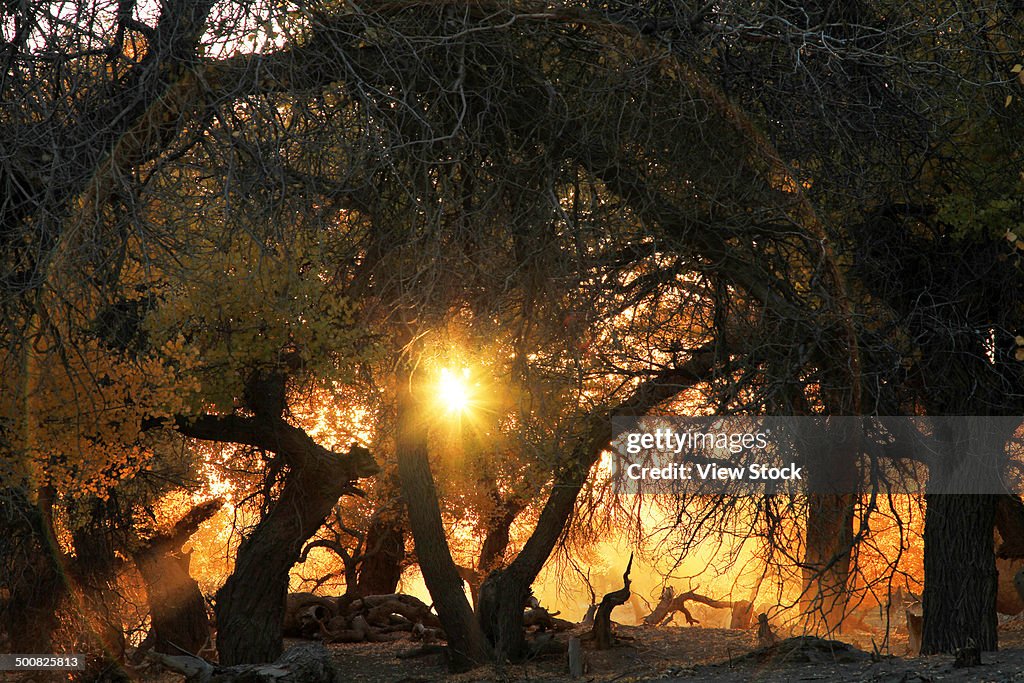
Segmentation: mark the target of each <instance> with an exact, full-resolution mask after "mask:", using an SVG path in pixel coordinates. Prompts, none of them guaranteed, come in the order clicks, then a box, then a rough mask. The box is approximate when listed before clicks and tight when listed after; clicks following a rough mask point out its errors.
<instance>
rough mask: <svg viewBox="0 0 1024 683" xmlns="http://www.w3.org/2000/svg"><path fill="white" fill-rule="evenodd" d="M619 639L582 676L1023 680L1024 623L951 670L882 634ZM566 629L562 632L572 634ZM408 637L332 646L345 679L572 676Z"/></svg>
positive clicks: (553, 667) (666, 633)
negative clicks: (463, 658) (468, 657)
mask: <svg viewBox="0 0 1024 683" xmlns="http://www.w3.org/2000/svg"><path fill="white" fill-rule="evenodd" d="M617 633H618V635H620V636H621V637H622V641H621V644H620V645H619V646H617V647H615V648H613V649H612V650H608V651H604V652H595V651H585V652H586V657H587V663H588V668H587V672H586V674H585V675H584V677H583V678H582V679H578V680H580V681H585V682H586V683H605V682H606V683H611V682H613V681H617V682H621V683H633V682H636V681H665V682H666V683H691V682H696V681H713V682H717V683H752V682H755V681H758V682H764V683H796V682H797V681H864V682H867V681H872V682H875V681H878V682H886V683H889V682H891V683H925V682H929V681H1024V623H1018V624H1016V625H1010V626H1009V627H1008V628H1006V629H1002V630H1001V631H1000V642H1001V647H1002V649H1001V650H1000V651H999V652H993V653H983V654H982V665H981V666H978V667H970V668H960V669H958V668H954V666H953V663H954V662H953V660H954V658H953V657H952V656H935V657H920V658H918V657H907V658H905V657H901V656H896V655H894V654H888V655H887V654H873V652H874V649H875V648H874V646H873V644H872V640H874V641H875V642H876V643H877V642H878V640H879V637H878V635H873V634H869V633H864V634H855V635H854V636H853V637H852V638H851V640H853V641H855V642H856V645H857V646H859V647H855V646H853V645H848V644H846V643H835V644H834V645H828V644H827V643H825V642H824V641H816V642H813V643H810V644H809V643H808V642H807V641H806V640H800V639H798V640H795V641H784V642H783V643H782V644H780V645H779V646H777V647H776V648H773V649H771V650H770V651H767V652H766V651H764V650H758V649H757V647H756V643H755V638H754V635H753V633H752V632H743V631H731V630H727V629H713V628H700V627H693V628H687V627H665V628H656V629H655V628H642V627H631V626H620V627H619V628H618V631H617ZM566 637H567V636H566V635H560V636H559V639H560V640H561V639H564V638H566ZM891 641H892V642H891V647H890V650H891V652H893V653H900V654H903V653H905V652H906V636H900V635H899V634H897V635H896V636H894V637H893V638H892V639H891ZM409 648H410V645H409V644H408V643H401V642H400V643H388V644H386V645H379V644H378V645H371V644H364V645H337V646H331V650H332V652H333V653H334V654H335V657H336V660H337V662H338V664H339V667H340V668H341V670H342V671H343V672H344V675H345V676H346V677H347V680H351V681H366V682H370V681H373V682H375V683H376V682H381V683H385V682H386V683H432V682H435V681H437V682H439V683H440V682H442V681H443V682H445V683H476V682H484V681H488V682H489V681H495V682H502V683H504V682H509V683H511V682H513V681H515V682H519V681H524V682H525V681H530V682H537V683H563V682H565V683H567V682H569V681H571V680H572V679H570V678H569V676H568V673H567V668H566V663H565V658H564V656H561V655H546V656H542V657H539V658H538V659H536V660H535V661H532V662H528V663H526V664H521V665H516V666H508V667H503V668H501V669H498V668H494V667H489V668H486V669H479V670H476V671H473V672H469V673H465V674H459V675H450V674H448V673H447V671H446V670H445V668H444V662H443V661H442V658H441V656H439V655H431V656H428V657H422V658H417V659H411V660H410V659H399V658H398V657H397V655H398V654H399V653H400V652H404V651H406V650H408V649H409Z"/></svg>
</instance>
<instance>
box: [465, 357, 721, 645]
mask: <svg viewBox="0 0 1024 683" xmlns="http://www.w3.org/2000/svg"><path fill="white" fill-rule="evenodd" d="M713 363H714V356H713V354H711V353H701V354H699V355H696V356H694V357H693V359H692V360H691V361H690V362H689V363H687V364H686V365H685V366H683V367H681V368H678V369H677V370H673V371H671V372H669V373H666V375H665V376H662V377H658V378H656V379H651V380H648V381H646V382H644V383H643V384H641V385H640V386H638V387H637V388H636V390H635V391H634V392H633V394H632V395H631V396H630V397H629V398H628V399H627V400H625V401H623V402H622V403H621V404H620V405H619V406H618V408H616V409H615V410H609V411H607V412H602V413H594V414H592V415H590V417H589V420H588V423H589V430H588V432H587V433H584V434H583V435H581V436H580V438H579V441H578V442H577V444H576V447H575V448H574V449H573V452H572V453H571V454H569V456H568V457H567V458H566V462H565V464H564V465H563V466H562V468H561V469H560V470H559V471H558V473H557V474H556V475H555V481H554V485H553V486H552V489H551V493H550V494H549V495H548V500H547V502H546V503H545V505H544V509H543V510H541V513H540V517H539V518H538V520H537V526H536V528H534V530H533V533H532V534H530V538H529V539H527V541H526V543H525V544H524V545H523V549H522V550H521V551H519V554H518V555H517V556H516V558H515V559H514V560H513V561H512V562H511V563H510V564H509V565H508V566H507V567H506V568H505V569H502V570H498V571H494V572H491V574H490V575H489V576H488V577H487V578H486V579H485V580H484V583H483V585H482V586H481V587H480V608H479V610H478V612H479V618H480V624H481V626H482V628H483V631H484V634H485V635H486V636H487V639H488V640H489V641H490V643H491V645H492V646H493V647H494V654H495V658H496V659H497V660H498V661H505V660H511V661H518V660H519V659H521V658H522V657H523V656H524V655H525V654H526V648H525V644H526V640H525V637H524V633H523V605H524V603H525V601H526V596H527V595H528V593H529V590H530V585H531V584H532V583H533V582H534V580H535V579H536V578H537V574H539V573H540V570H541V569H542V568H543V567H544V563H545V562H547V560H548V557H550V556H551V551H553V550H554V548H555V545H557V543H558V539H559V538H561V537H562V534H563V533H564V532H565V528H566V525H567V524H568V523H569V520H570V519H571V518H572V513H573V510H574V509H575V507H576V497H577V496H578V495H579V492H580V490H581V489H582V488H583V483H584V482H585V481H586V479H587V476H588V475H589V473H590V468H591V467H593V466H594V463H596V462H597V461H598V459H599V458H600V457H601V452H602V451H603V450H604V449H605V448H607V447H608V443H609V442H610V441H611V437H612V420H611V418H612V415H623V416H626V415H634V416H635V415H643V414H645V413H647V412H648V411H649V410H650V409H651V408H652V407H654V406H656V405H658V404H660V403H662V402H663V401H667V400H669V399H670V398H672V397H674V396H676V395H678V394H679V393H681V392H683V391H684V390H685V389H686V388H687V387H690V386H693V385H694V384H696V383H697V382H700V381H702V380H704V379H705V378H706V377H707V375H708V374H709V373H710V372H711V368H712V367H713Z"/></svg>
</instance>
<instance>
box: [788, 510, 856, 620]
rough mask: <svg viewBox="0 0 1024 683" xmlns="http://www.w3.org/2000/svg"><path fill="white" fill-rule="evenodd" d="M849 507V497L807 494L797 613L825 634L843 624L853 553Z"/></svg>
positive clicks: (851, 522) (851, 513) (852, 512)
mask: <svg viewBox="0 0 1024 683" xmlns="http://www.w3.org/2000/svg"><path fill="white" fill-rule="evenodd" d="M853 506H854V498H853V496H852V495H845V496H840V495H831V494H824V495H811V496H810V498H809V500H808V511H807V546H806V549H805V554H804V566H803V578H804V595H803V598H802V600H801V611H802V613H803V615H804V618H805V619H806V620H807V623H808V625H809V626H811V627H812V629H815V627H817V626H819V625H820V626H823V627H824V629H825V631H826V633H832V632H835V631H837V630H838V629H839V627H840V626H841V625H842V622H843V614H844V612H845V607H846V598H847V594H848V593H847V583H848V582H849V578H850V562H851V552H852V550H853V521H854V508H853ZM815 630H816V629H815Z"/></svg>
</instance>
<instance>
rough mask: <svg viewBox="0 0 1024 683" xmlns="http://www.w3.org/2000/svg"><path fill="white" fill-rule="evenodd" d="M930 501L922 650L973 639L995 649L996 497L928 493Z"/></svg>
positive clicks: (958, 645) (982, 646)
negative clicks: (994, 532) (994, 526)
mask: <svg viewBox="0 0 1024 683" xmlns="http://www.w3.org/2000/svg"><path fill="white" fill-rule="evenodd" d="M925 504H926V514H925V525H924V594H923V596H922V603H923V608H924V629H923V633H922V642H921V654H925V655H928V654H937V653H942V652H954V651H955V650H957V649H959V648H962V647H964V646H966V645H967V644H968V641H969V640H973V641H974V644H975V645H976V646H977V647H979V648H980V649H981V650H986V651H990V650H995V649H996V648H997V635H996V625H997V617H996V591H997V587H998V577H997V574H996V567H995V552H994V548H993V539H992V526H993V524H994V521H995V499H994V497H993V496H991V495H968V494H928V495H926V496H925Z"/></svg>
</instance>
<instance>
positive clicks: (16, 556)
mask: <svg viewBox="0 0 1024 683" xmlns="http://www.w3.org/2000/svg"><path fill="white" fill-rule="evenodd" d="M51 505H52V497H51V495H50V494H49V493H46V492H44V493H41V494H40V497H39V501H38V503H36V504H33V503H32V502H31V501H30V500H29V499H28V495H27V494H26V493H25V491H24V490H23V489H22V488H9V489H5V490H3V491H2V492H0V585H3V586H5V587H6V588H7V589H8V590H9V591H10V595H9V596H8V597H7V599H6V600H3V601H0V631H3V632H4V633H5V634H6V635H7V648H6V649H7V651H8V652H24V653H36V652H53V651H54V647H53V633H54V631H55V630H56V629H57V625H58V619H59V615H60V606H61V603H62V602H63V601H64V597H65V596H66V595H67V584H66V583H65V581H64V578H63V575H62V573H61V569H60V563H59V562H58V559H57V557H58V556H57V554H56V553H57V552H58V548H57V544H56V541H55V540H54V539H53V529H52V526H51V519H52V516H51V515H52V513H51Z"/></svg>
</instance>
